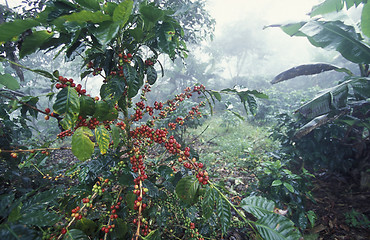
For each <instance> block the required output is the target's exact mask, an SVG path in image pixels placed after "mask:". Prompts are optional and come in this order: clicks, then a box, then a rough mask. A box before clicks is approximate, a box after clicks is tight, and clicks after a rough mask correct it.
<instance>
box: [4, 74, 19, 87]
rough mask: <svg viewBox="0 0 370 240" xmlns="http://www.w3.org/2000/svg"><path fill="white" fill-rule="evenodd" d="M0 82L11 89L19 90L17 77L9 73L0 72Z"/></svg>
mask: <svg viewBox="0 0 370 240" xmlns="http://www.w3.org/2000/svg"><path fill="white" fill-rule="evenodd" d="M0 84H2V85H4V86H5V87H6V88H9V89H11V90H18V89H19V88H20V86H19V83H18V81H17V79H15V78H14V77H13V76H12V75H10V74H9V73H5V74H0Z"/></svg>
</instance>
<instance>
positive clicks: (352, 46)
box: [300, 20, 370, 63]
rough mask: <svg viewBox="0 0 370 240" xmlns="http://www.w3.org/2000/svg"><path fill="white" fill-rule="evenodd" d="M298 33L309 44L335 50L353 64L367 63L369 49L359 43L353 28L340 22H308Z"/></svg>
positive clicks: (369, 54)
mask: <svg viewBox="0 0 370 240" xmlns="http://www.w3.org/2000/svg"><path fill="white" fill-rule="evenodd" d="M300 31H301V32H302V33H304V34H305V35H306V36H307V38H308V39H309V40H310V42H311V44H313V45H314V46H316V47H321V48H324V49H327V50H333V49H334V50H337V51H338V52H340V54H341V55H342V56H343V57H344V58H346V59H347V60H349V61H351V62H354V63H369V62H370V48H369V46H367V45H365V44H364V43H363V42H361V41H360V40H359V38H358V34H357V33H356V31H355V29H354V27H352V26H348V25H345V24H344V23H342V22H340V21H334V22H330V21H314V20H313V21H310V22H308V23H306V24H305V25H304V26H303V27H302V28H301V29H300Z"/></svg>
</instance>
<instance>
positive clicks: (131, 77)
mask: <svg viewBox="0 0 370 240" xmlns="http://www.w3.org/2000/svg"><path fill="white" fill-rule="evenodd" d="M123 74H124V75H125V78H126V81H127V84H128V87H129V88H128V97H129V98H133V97H135V96H136V94H137V93H138V91H139V90H140V88H141V87H142V86H143V84H144V81H143V79H142V78H140V77H139V76H138V73H137V71H136V70H135V69H134V68H133V67H132V66H130V65H129V64H125V65H123Z"/></svg>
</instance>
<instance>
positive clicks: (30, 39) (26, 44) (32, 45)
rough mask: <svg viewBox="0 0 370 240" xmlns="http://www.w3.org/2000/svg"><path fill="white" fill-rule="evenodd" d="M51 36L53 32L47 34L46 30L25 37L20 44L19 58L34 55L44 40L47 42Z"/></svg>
mask: <svg viewBox="0 0 370 240" xmlns="http://www.w3.org/2000/svg"><path fill="white" fill-rule="evenodd" d="M53 35H54V33H53V32H49V31H46V30H41V31H37V32H32V34H31V35H29V36H27V37H26V38H25V39H24V41H23V42H22V45H21V49H20V51H19V57H20V58H23V57H25V56H26V55H29V54H31V53H34V52H35V51H36V50H37V49H39V48H40V47H41V45H42V44H43V43H44V42H45V41H46V40H48V39H49V38H50V37H52V36H53Z"/></svg>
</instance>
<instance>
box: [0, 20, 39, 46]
mask: <svg viewBox="0 0 370 240" xmlns="http://www.w3.org/2000/svg"><path fill="white" fill-rule="evenodd" d="M39 24H40V23H39V22H38V21H36V20H34V19H26V20H20V19H16V20H14V21H13V22H7V23H3V24H1V25H0V43H1V42H6V41H9V40H12V38H14V37H18V35H19V34H21V33H23V32H24V31H26V30H27V29H30V28H32V27H35V26H37V25H39ZM14 40H16V39H14Z"/></svg>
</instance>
